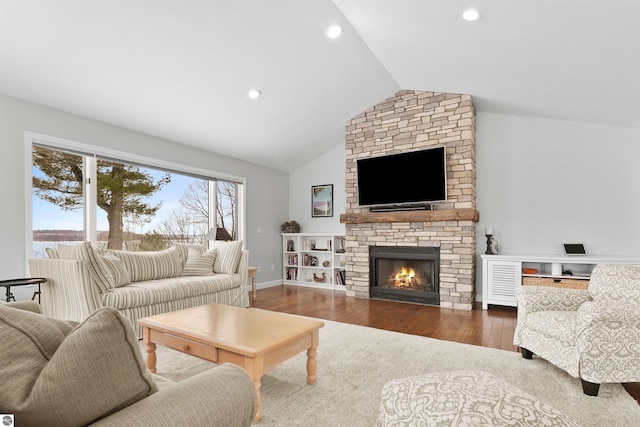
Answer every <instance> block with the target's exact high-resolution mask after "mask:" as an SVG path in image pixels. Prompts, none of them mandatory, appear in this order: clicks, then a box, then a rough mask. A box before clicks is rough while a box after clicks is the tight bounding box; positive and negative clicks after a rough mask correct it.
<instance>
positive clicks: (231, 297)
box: [29, 241, 249, 337]
mask: <svg viewBox="0 0 640 427" xmlns="http://www.w3.org/2000/svg"><path fill="white" fill-rule="evenodd" d="M48 254H49V258H32V259H30V260H29V267H30V270H31V275H32V277H44V278H46V279H47V282H46V283H45V284H44V285H42V298H41V307H42V313H43V314H45V315H47V316H51V317H56V318H59V319H64V320H75V321H78V322H80V321H83V320H84V319H86V318H87V317H89V316H90V315H91V314H92V313H94V312H95V311H96V310H98V309H99V308H101V307H112V308H115V309H116V310H118V311H119V312H120V313H122V314H123V315H124V316H125V317H126V318H127V319H129V320H130V321H131V323H132V325H133V327H134V328H135V329H136V330H137V332H138V336H139V337H142V328H141V327H140V326H139V325H138V319H141V318H143V317H147V316H152V315H155V314H161V313H166V312H169V311H175V310H181V309H185V308H190V307H195V306H198V305H203V304H210V303H220V304H228V305H234V306H238V307H248V306H249V297H248V292H247V289H246V283H247V271H248V265H249V251H246V250H243V249H242V242H241V241H233V242H221V241H216V242H214V248H213V249H212V250H209V251H205V247H204V246H200V245H185V244H182V245H180V244H177V245H176V246H173V247H171V248H169V249H166V250H163V251H157V252H125V251H106V252H105V251H102V252H101V251H99V250H97V249H96V248H93V247H92V246H91V245H90V244H89V243H88V242H83V243H82V244H79V245H59V247H58V249H57V250H53V251H48ZM211 262H213V266H212V265H211ZM199 263H200V264H199ZM207 264H208V265H207ZM187 274H188V275H187Z"/></svg>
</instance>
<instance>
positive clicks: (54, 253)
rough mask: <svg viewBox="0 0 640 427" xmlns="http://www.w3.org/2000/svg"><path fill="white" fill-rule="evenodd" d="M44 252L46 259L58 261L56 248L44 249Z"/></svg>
mask: <svg viewBox="0 0 640 427" xmlns="http://www.w3.org/2000/svg"><path fill="white" fill-rule="evenodd" d="M44 251H45V252H46V253H47V257H48V258H51V259H58V258H60V256H59V255H58V250H57V249H56V248H44Z"/></svg>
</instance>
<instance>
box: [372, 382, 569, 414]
mask: <svg viewBox="0 0 640 427" xmlns="http://www.w3.org/2000/svg"><path fill="white" fill-rule="evenodd" d="M376 425H378V426H481V425H490V426H495V425H505V426H506V425H508V426H532V425H534V426H537V425H543V426H579V424H578V423H576V422H575V421H573V420H571V419H569V418H567V417H566V416H564V415H562V413H560V411H558V410H557V409H555V408H552V407H551V406H549V405H547V404H546V403H542V402H540V401H539V400H538V399H536V398H535V397H533V396H531V395H530V394H527V393H525V392H523V391H522V390H520V389H518V388H516V387H514V386H512V385H511V384H509V383H506V382H504V381H503V380H501V379H500V378H498V377H496V376H494V375H491V374H489V373H487V372H483V371H456V372H440V373H434V374H428V375H422V376H418V377H410V378H400V379H397V380H391V381H389V382H387V383H386V384H385V385H384V387H383V388H382V401H381V402H380V411H379V414H378V420H377V424H376Z"/></svg>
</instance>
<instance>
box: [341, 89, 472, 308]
mask: <svg viewBox="0 0 640 427" xmlns="http://www.w3.org/2000/svg"><path fill="white" fill-rule="evenodd" d="M432 145H445V147H446V151H447V202H444V203H439V204H437V205H436V206H435V208H436V210H430V211H429V210H427V211H401V212H369V210H368V209H367V208H361V207H359V206H358V197H357V186H356V185H357V182H356V161H357V159H361V158H367V157H373V156H380V155H385V154H396V153H400V152H405V151H416V150H420V149H424V148H426V147H429V146H432ZM345 149H346V183H345V184H346V195H347V200H346V202H347V203H346V212H345V214H343V215H341V216H340V222H342V223H344V224H345V226H346V252H345V258H346V272H347V274H346V288H347V296H352V297H357V298H369V297H370V291H369V271H370V270H369V247H370V246H409V247H410V246H428V247H429V246H430V247H438V248H439V249H440V280H439V282H440V306H441V307H447V308H455V309H462V310H471V309H472V308H473V305H474V302H475V260H476V251H475V248H476V243H475V240H476V237H475V229H476V227H475V225H476V224H475V223H476V222H478V220H479V214H478V211H477V210H476V189H475V184H476V150H475V112H474V108H473V102H472V100H471V96H470V95H460V94H450V93H436V92H422V91H400V92H398V93H396V94H395V95H394V96H393V97H391V98H388V99H386V100H384V101H382V102H380V103H379V104H377V105H374V106H373V107H371V108H369V109H368V110H366V111H364V112H363V113H361V114H359V115H357V116H356V117H354V118H352V119H351V120H350V121H349V122H347V124H346V142H345Z"/></svg>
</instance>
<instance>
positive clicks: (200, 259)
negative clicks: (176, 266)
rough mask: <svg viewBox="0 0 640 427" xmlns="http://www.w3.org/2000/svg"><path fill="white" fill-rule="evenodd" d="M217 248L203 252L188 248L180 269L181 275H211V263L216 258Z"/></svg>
mask: <svg viewBox="0 0 640 427" xmlns="http://www.w3.org/2000/svg"><path fill="white" fill-rule="evenodd" d="M217 253H218V250H217V249H209V250H208V251H206V252H205V253H203V254H200V253H198V251H197V250H195V249H189V256H188V257H187V262H186V263H185V264H184V269H183V270H182V275H183V276H211V275H212V274H213V263H214V262H215V260H216V255H217Z"/></svg>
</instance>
